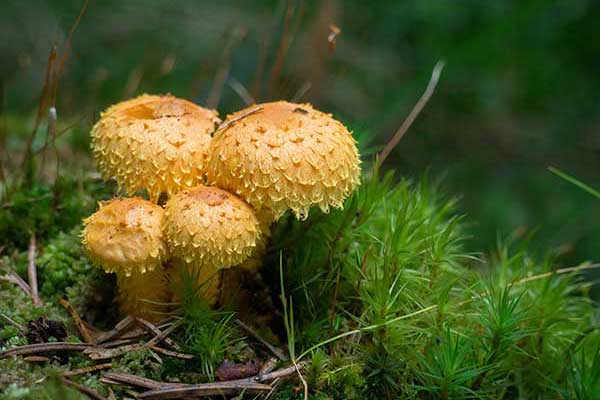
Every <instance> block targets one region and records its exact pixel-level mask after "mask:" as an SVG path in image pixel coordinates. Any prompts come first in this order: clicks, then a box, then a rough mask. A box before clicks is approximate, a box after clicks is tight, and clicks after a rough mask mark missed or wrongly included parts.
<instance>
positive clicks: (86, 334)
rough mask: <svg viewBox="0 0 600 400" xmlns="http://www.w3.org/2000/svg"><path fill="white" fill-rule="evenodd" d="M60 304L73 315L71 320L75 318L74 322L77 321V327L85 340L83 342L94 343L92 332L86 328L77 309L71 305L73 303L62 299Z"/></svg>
mask: <svg viewBox="0 0 600 400" xmlns="http://www.w3.org/2000/svg"><path fill="white" fill-rule="evenodd" d="M58 302H59V303H60V305H61V306H63V307H64V308H65V310H67V312H68V313H69V314H70V315H71V318H73V321H75V326H77V330H78V331H79V333H80V334H81V337H82V338H83V341H84V342H85V343H90V344H91V343H94V340H93V339H92V335H90V332H89V331H88V330H87V328H86V327H85V324H84V323H83V321H82V320H81V317H80V316H79V313H78V312H77V310H75V308H74V307H73V306H72V305H71V303H69V302H68V301H67V300H65V299H60V300H59V301H58Z"/></svg>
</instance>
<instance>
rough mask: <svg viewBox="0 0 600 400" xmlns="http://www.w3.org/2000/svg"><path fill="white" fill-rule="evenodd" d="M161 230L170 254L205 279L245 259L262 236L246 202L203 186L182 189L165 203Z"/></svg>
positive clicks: (219, 190)
mask: <svg viewBox="0 0 600 400" xmlns="http://www.w3.org/2000/svg"><path fill="white" fill-rule="evenodd" d="M163 232H164V234H165V239H166V241H167V245H168V248H169V251H170V253H171V255H172V256H173V257H174V258H175V259H178V260H181V261H183V262H184V263H185V264H188V265H189V266H190V267H193V269H195V270H197V271H199V272H200V275H201V276H202V277H203V278H204V279H208V278H209V277H210V276H211V275H213V274H215V273H216V272H217V271H218V270H219V269H224V268H230V267H232V266H234V265H238V264H240V263H241V262H243V261H245V260H246V259H247V258H248V257H249V256H250V255H251V254H252V253H253V251H254V249H255V247H256V246H257V243H259V241H260V236H261V232H260V226H259V222H258V220H257V218H256V215H255V214H254V210H252V208H251V207H250V206H249V205H247V204H246V203H244V202H243V201H242V200H240V199H239V198H238V197H236V196H234V195H232V194H231V193H229V192H226V191H225V190H222V189H219V188H217V187H210V186H204V185H199V186H197V187H194V188H191V189H186V190H183V191H181V192H179V193H178V194H176V195H174V196H173V197H172V198H171V199H170V200H169V201H168V202H167V204H166V208H165V217H164V219H163Z"/></svg>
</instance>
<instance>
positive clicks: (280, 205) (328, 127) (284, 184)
mask: <svg viewBox="0 0 600 400" xmlns="http://www.w3.org/2000/svg"><path fill="white" fill-rule="evenodd" d="M253 110H254V112H253ZM222 126H223V128H222V129H220V130H217V132H215V134H214V137H213V140H212V142H211V144H210V160H209V163H208V167H207V170H206V171H207V178H208V182H209V183H210V184H214V185H216V186H219V187H221V188H223V189H226V190H228V191H230V192H232V193H235V194H237V195H238V196H240V197H241V198H242V199H244V200H245V201H246V202H247V203H249V204H250V205H251V206H252V207H254V209H255V210H257V213H258V215H259V216H260V218H261V220H262V221H263V224H265V225H267V224H268V223H269V222H272V221H275V220H277V219H279V218H280V217H281V215H282V214H283V213H284V212H285V211H286V210H288V209H291V210H292V211H293V213H294V214H295V215H296V217H297V218H299V219H304V218H306V217H307V215H308V212H309V209H310V208H311V207H312V206H319V207H320V208H321V210H323V211H324V212H328V211H329V209H330V207H337V208H341V207H342V206H343V202H344V200H345V199H346V198H347V197H348V196H349V195H350V194H351V193H352V192H353V191H354V189H355V188H356V187H357V186H358V184H359V182H360V159H359V155H358V151H357V148H356V141H355V140H354V138H353V137H352V134H351V133H350V132H349V131H348V129H346V127H345V126H344V125H342V123H340V122H339V121H337V120H335V119H334V118H332V116H331V115H330V114H324V113H322V112H320V111H317V110H315V109H314V108H313V107H312V106H311V105H310V104H295V103H289V102H286V101H278V102H273V103H265V104H261V105H258V106H253V108H249V109H245V110H241V111H239V112H237V113H234V114H232V115H230V116H228V118H227V120H226V121H225V123H224V124H223V125H222Z"/></svg>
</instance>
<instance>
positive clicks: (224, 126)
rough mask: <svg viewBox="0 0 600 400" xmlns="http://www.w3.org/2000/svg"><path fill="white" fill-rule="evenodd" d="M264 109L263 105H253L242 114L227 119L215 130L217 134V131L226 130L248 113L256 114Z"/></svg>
mask: <svg viewBox="0 0 600 400" xmlns="http://www.w3.org/2000/svg"><path fill="white" fill-rule="evenodd" d="M262 109H263V106H256V107H252V108H251V109H249V110H248V111H245V112H243V113H242V114H240V115H238V116H236V117H234V118H231V119H228V120H226V121H225V122H223V123H222V124H221V125H219V126H218V127H217V130H216V131H215V134H216V133H217V132H222V131H224V130H226V129H227V128H229V127H230V126H231V125H233V124H234V123H236V122H238V121H239V120H241V119H244V118H246V117H247V116H248V115H250V114H254V113H255V112H257V111H260V110H262Z"/></svg>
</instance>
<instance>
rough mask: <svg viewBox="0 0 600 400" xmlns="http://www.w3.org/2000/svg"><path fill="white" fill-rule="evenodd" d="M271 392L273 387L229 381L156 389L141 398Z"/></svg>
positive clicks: (145, 393)
mask: <svg viewBox="0 0 600 400" xmlns="http://www.w3.org/2000/svg"><path fill="white" fill-rule="evenodd" d="M269 390H271V386H269V385H265V384H263V383H256V382H238V381H229V382H215V383H202V384H199V385H189V386H183V387H167V388H162V389H155V390H150V391H147V392H144V393H142V394H141V395H139V398H140V399H154V400H158V399H160V400H162V399H180V398H187V397H203V396H232V395H236V394H238V393H242V392H243V393H248V394H258V393H261V392H266V391H269Z"/></svg>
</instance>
